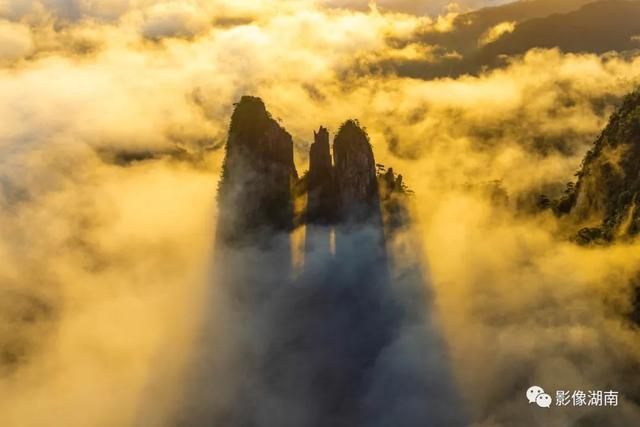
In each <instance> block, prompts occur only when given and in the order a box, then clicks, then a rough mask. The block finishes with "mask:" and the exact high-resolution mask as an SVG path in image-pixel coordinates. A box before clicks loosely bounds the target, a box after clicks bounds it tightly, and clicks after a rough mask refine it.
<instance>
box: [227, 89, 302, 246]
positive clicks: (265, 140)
mask: <svg viewBox="0 0 640 427" xmlns="http://www.w3.org/2000/svg"><path fill="white" fill-rule="evenodd" d="M297 178H298V173H297V171H296V167H295V164H294V162H293V141H292V138H291V135H290V134H289V133H288V132H287V131H286V130H284V129H283V128H282V127H281V126H280V125H279V124H278V122H276V121H275V120H274V119H273V118H272V117H271V115H270V114H269V113H268V112H267V110H266V108H265V105H264V103H263V102H262V100H261V99H260V98H255V97H250V96H244V97H242V99H241V100H240V102H239V103H238V104H236V107H235V111H234V112H233V115H232V117H231V125H230V127H229V137H228V140H227V145H226V156H225V160H224V166H223V172H222V179H221V182H220V187H219V206H220V220H219V222H218V238H219V240H222V241H223V242H227V243H229V242H236V243H242V242H246V243H254V242H255V239H256V236H258V235H265V234H267V235H268V234H270V233H273V232H277V231H286V230H289V229H290V228H291V227H292V222H293V200H292V196H291V187H292V184H293V182H294V181H295V180H297Z"/></svg>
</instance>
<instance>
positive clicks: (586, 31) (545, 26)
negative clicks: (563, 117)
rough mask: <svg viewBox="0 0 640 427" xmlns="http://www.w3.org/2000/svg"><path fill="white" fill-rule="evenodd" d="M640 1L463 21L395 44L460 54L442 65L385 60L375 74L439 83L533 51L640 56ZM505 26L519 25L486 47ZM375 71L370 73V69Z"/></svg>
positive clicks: (494, 11)
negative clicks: (491, 33) (489, 36)
mask: <svg viewBox="0 0 640 427" xmlns="http://www.w3.org/2000/svg"><path fill="white" fill-rule="evenodd" d="M639 17H640V1H638V0H633V1H630V0H601V1H595V2H593V1H586V0H575V1H573V0H569V1H566V2H565V1H548V0H539V1H522V2H516V3H513V4H508V5H505V6H501V7H496V8H486V9H481V10H479V11H477V12H472V13H470V14H465V15H461V16H459V17H457V18H456V20H455V26H456V27H455V28H454V29H453V30H452V31H450V32H445V33H434V32H428V33H423V34H418V35H417V36H416V37H415V38H414V39H410V40H403V41H393V43H395V44H396V45H402V43H410V42H420V43H423V44H429V45H437V46H438V48H437V49H436V51H438V52H441V53H444V52H449V53H452V52H456V53H458V54H459V55H458V56H455V55H454V56H452V55H448V56H444V57H442V58H441V59H440V60H438V61H437V62H433V61H426V60H397V59H393V60H386V59H385V60H382V61H380V62H378V63H374V64H373V65H368V67H369V68H371V69H375V70H376V71H382V72H391V73H396V74H398V75H401V76H405V77H414V78H424V79H431V78H438V77H457V76H460V75H462V74H477V73H479V72H480V71H482V70H483V69H485V68H489V69H490V68H495V67H499V66H502V65H505V64H506V61H505V57H508V56H515V55H521V54H524V53H526V52H527V51H528V50H530V49H533V48H559V49H560V50H562V51H564V52H572V53H582V52H585V53H596V54H602V53H605V52H609V51H617V52H626V51H633V50H640V39H638V38H636V36H638V35H640V18H639ZM502 22H516V25H515V28H514V29H513V31H512V32H507V33H505V34H503V35H501V36H500V37H498V38H497V39H496V40H495V41H492V42H490V43H488V44H486V45H481V44H480V43H479V41H480V39H481V38H482V36H483V34H484V33H485V32H486V31H488V30H489V29H490V28H491V27H493V26H494V25H497V24H499V23H502ZM368 70H369V71H371V70H370V69H368Z"/></svg>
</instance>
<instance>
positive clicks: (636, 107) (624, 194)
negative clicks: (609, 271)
mask: <svg viewBox="0 0 640 427" xmlns="http://www.w3.org/2000/svg"><path fill="white" fill-rule="evenodd" d="M578 177H579V178H578V182H577V184H576V185H575V187H573V188H571V187H570V188H569V191H567V194H566V195H565V197H564V199H563V200H562V201H561V202H560V203H559V205H558V210H559V212H560V213H569V214H570V215H571V216H572V217H573V218H574V219H575V220H576V221H577V222H578V223H580V224H582V225H583V228H582V229H581V230H580V232H579V233H578V241H579V242H581V243H589V242H591V241H593V240H604V241H612V240H614V239H618V238H622V237H625V236H635V235H636V234H638V232H640V210H639V209H637V204H638V202H639V201H640V91H636V92H634V93H632V94H630V95H629V96H627V98H626V99H625V100H624V103H623V105H622V107H621V108H620V109H619V110H618V111H617V112H616V113H615V114H613V116H612V117H611V119H610V121H609V124H608V125H607V127H606V128H605V129H604V131H603V132H602V134H601V135H600V137H599V138H598V139H597V140H596V142H595V144H594V147H593V149H591V150H590V151H589V152H588V153H587V155H586V157H585V159H584V161H583V165H582V168H581V170H580V171H579V172H578Z"/></svg>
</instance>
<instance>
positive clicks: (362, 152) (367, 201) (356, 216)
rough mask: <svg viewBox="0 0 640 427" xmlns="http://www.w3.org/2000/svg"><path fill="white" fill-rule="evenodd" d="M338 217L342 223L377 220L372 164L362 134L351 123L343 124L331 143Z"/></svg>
mask: <svg viewBox="0 0 640 427" xmlns="http://www.w3.org/2000/svg"><path fill="white" fill-rule="evenodd" d="M333 155H334V160H335V179H336V186H337V189H338V206H339V215H340V218H341V220H342V221H343V222H347V223H350V222H354V223H358V222H366V221H370V220H374V221H376V222H377V221H378V220H379V219H380V198H379V193H378V182H377V179H376V162H375V159H374V157H373V150H372V149H371V144H370V143H369V137H368V136H367V134H366V132H365V131H364V130H363V129H362V128H361V127H360V126H359V125H358V123H357V122H356V121H354V120H348V121H347V122H345V123H344V124H343V125H342V126H341V127H340V130H339V131H338V134H337V135H336V138H335V140H334V142H333Z"/></svg>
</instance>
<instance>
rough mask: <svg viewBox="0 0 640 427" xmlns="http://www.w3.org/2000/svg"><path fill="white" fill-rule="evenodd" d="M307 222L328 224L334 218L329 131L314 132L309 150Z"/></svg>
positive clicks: (334, 198) (324, 129)
mask: <svg viewBox="0 0 640 427" xmlns="http://www.w3.org/2000/svg"><path fill="white" fill-rule="evenodd" d="M307 188H308V196H307V223H308V224H325V225H326V224H329V223H331V222H332V221H333V220H334V218H335V203H336V193H335V182H334V176H333V165H332V162H331V153H330V147H329V131H327V129H326V128H324V127H320V129H319V130H318V132H314V143H313V144H311V148H310V150H309V176H308V186H307Z"/></svg>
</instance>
